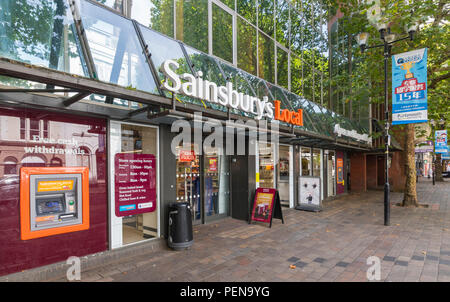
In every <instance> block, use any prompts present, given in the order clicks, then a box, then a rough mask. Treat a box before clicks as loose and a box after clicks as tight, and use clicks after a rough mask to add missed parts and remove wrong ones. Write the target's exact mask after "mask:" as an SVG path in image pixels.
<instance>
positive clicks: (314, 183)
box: [295, 176, 322, 212]
mask: <svg viewBox="0 0 450 302" xmlns="http://www.w3.org/2000/svg"><path fill="white" fill-rule="evenodd" d="M298 188H299V199H298V205H297V206H296V207H295V208H296V209H297V210H306V211H314V212H318V211H321V210H322V201H321V199H320V177H309V176H301V177H299V186H298Z"/></svg>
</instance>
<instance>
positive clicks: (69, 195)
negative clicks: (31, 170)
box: [30, 174, 82, 230]
mask: <svg viewBox="0 0 450 302" xmlns="http://www.w3.org/2000/svg"><path fill="white" fill-rule="evenodd" d="M80 188H81V176H79V175H76V174H62V175H32V176H31V183H30V202H31V205H32V206H31V221H30V222H31V229H32V230H40V229H47V228H52V227H59V226H67V225H72V224H78V223H80V221H81V216H82V215H81V212H80V210H81V207H82V205H81V199H82V198H81V190H80Z"/></svg>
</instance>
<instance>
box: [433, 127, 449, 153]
mask: <svg viewBox="0 0 450 302" xmlns="http://www.w3.org/2000/svg"><path fill="white" fill-rule="evenodd" d="M434 141H435V143H434V152H435V153H447V151H448V149H447V130H436V131H435V134H434Z"/></svg>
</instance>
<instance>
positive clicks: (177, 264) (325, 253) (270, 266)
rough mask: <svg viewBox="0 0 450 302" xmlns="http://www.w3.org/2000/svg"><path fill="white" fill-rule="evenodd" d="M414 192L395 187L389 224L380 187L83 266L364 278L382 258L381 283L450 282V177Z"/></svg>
mask: <svg viewBox="0 0 450 302" xmlns="http://www.w3.org/2000/svg"><path fill="white" fill-rule="evenodd" d="M417 191H418V198H419V202H420V203H421V204H422V205H428V207H418V208H403V207H399V206H396V204H397V203H399V202H401V200H402V196H403V194H402V193H395V192H393V193H391V217H390V222H391V223H390V226H384V216H383V215H384V214H383V213H384V212H383V208H384V207H383V192H382V191H369V192H365V193H360V194H358V193H354V194H348V195H344V196H341V197H339V198H337V199H335V200H332V201H326V202H324V204H323V208H324V209H323V211H321V212H318V213H315V212H306V211H299V210H295V209H287V208H283V216H284V222H285V223H284V224H282V223H281V220H279V219H274V220H273V224H272V228H269V227H268V226H267V224H251V225H249V224H248V223H247V222H245V221H241V220H236V219H232V218H226V219H223V220H220V221H217V222H214V223H211V224H207V225H199V226H194V244H193V246H192V247H191V248H190V249H188V250H183V251H173V250H170V249H168V248H166V249H160V250H157V251H152V252H149V253H145V254H141V255H137V256H132V257H122V258H121V259H120V260H119V261H116V262H113V263H109V264H105V265H102V266H99V267H96V268H91V269H89V270H82V272H81V281H82V282H83V281H84V282H88V281H107V282H109V281H121V282H127V281H135V282H142V281H145V282H148V281H165V282H168V281H169V282H171V281H183V282H185V281H197V282H212V281H218V282H229V281H239V282H250V281H257V282H265V281H269V282H299V281H311V282H316V281H319V282H329V281H333V282H340V281H343V282H345V281H352V282H353V281H361V282H366V281H368V271H369V277H371V278H372V277H374V276H376V272H377V270H376V268H377V263H379V264H380V266H379V268H380V270H378V271H379V272H380V275H379V277H380V278H379V279H380V281H394V282H403V281H412V282H416V281H426V282H434V281H443V282H445V281H450V180H449V179H446V181H445V182H436V185H435V186H433V185H432V182H431V180H428V179H427V178H420V179H419V183H418V188H417ZM371 256H375V257H378V258H370V259H369V260H371V261H369V262H368V258H369V257H371ZM373 259H374V260H373ZM378 260H379V262H378ZM372 261H373V262H372ZM48 281H67V280H66V279H65V278H62V279H57V280H48ZM375 281H377V280H375Z"/></svg>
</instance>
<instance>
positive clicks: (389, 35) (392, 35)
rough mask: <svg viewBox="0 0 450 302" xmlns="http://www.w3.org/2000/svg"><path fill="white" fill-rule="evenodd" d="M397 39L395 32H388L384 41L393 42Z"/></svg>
mask: <svg viewBox="0 0 450 302" xmlns="http://www.w3.org/2000/svg"><path fill="white" fill-rule="evenodd" d="M394 40H395V34H387V35H385V36H384V41H386V43H388V44H389V43H392V42H394Z"/></svg>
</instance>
